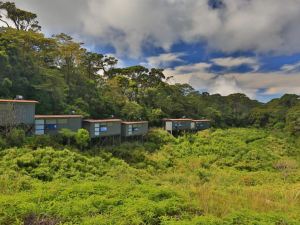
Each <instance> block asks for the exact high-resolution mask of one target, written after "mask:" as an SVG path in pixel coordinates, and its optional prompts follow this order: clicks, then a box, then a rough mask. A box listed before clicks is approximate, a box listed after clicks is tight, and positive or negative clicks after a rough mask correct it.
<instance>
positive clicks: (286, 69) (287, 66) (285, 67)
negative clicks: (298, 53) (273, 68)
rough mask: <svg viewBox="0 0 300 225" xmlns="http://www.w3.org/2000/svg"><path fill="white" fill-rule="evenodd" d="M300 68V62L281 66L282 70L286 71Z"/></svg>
mask: <svg viewBox="0 0 300 225" xmlns="http://www.w3.org/2000/svg"><path fill="white" fill-rule="evenodd" d="M299 69H300V62H298V63H295V64H285V65H283V66H282V67H281V70H282V71H285V72H293V71H298V70H299Z"/></svg>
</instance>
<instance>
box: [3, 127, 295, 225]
mask: <svg viewBox="0 0 300 225" xmlns="http://www.w3.org/2000/svg"><path fill="white" fill-rule="evenodd" d="M44 138H45V137H44ZM45 139H46V138H45ZM32 143H33V142H32V140H31V141H28V140H27V141H25V142H24V143H23V144H22V145H21V146H19V147H11V148H8V149H5V150H1V151H0V224H1V225H2V224H3V225H11V224H16V225H17V224H18V225H21V224H24V225H31V224H33V225H35V224H38V225H56V224H64V225H71V224H86V225H93V224H95V225H96V224H97V225H98V224H99V225H101V224H117V225H119V224H120V225H121V224H122V225H140V224H149V225H150V224H151V225H171V224H172V225H173V224H175V225H176V224H185V225H201V224H203V225H204V224H205V225H206V224H211V225H223V224H225V225H237V224H239V225H244V224H245V225H246V224H253V225H254V224H259V225H261V224H262V225H267V224H268V225H269V224H270V225H271V224H272V225H296V224H300V216H299V215H300V169H299V165H300V147H299V146H300V141H299V140H298V139H297V138H295V137H292V136H287V135H286V134H284V133H281V132H271V131H267V130H262V129H254V128H253V129H252V128H247V129H246V128H231V129H226V130H225V129H224V130H221V129H211V130H207V131H202V132H199V133H196V134H184V135H182V136H179V137H173V136H171V135H170V134H168V133H167V132H165V131H163V130H161V129H153V130H151V131H150V133H149V135H148V137H147V141H145V142H143V143H141V142H140V143H138V142H130V143H122V144H121V145H117V146H102V147H101V146H93V147H87V148H85V149H84V150H83V151H79V150H77V149H78V148H77V147H76V146H75V145H76V144H75V145H72V144H71V145H62V144H59V143H57V144H56V146H54V145H52V146H51V145H50V144H51V143H49V142H47V141H45V142H44V144H40V146H33V145H32ZM39 143H43V142H41V141H40V142H39ZM71 143H72V141H71ZM75 143H76V142H75ZM52 144H53V142H52ZM47 145H48V147H47Z"/></svg>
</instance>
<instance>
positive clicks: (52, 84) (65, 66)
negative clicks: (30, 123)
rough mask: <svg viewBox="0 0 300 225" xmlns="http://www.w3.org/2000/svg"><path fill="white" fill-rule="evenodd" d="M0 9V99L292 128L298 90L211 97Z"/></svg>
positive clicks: (129, 115)
mask: <svg viewBox="0 0 300 225" xmlns="http://www.w3.org/2000/svg"><path fill="white" fill-rule="evenodd" d="M0 9H1V13H2V14H1V17H0V19H1V21H2V24H3V27H2V28H1V31H0V67H1V70H0V86H1V88H0V97H1V98H14V97H15V96H16V95H23V96H24V97H25V98H26V99H35V100H38V101H39V102H40V104H39V105H38V106H37V113H39V114H63V113H66V114H68V113H70V112H72V111H75V112H76V113H78V114H83V115H84V116H86V117H93V118H108V117H111V116H115V117H119V118H122V119H129V120H138V119H145V120H149V121H150V123H151V124H154V125H159V123H160V119H161V118H165V117H184V116H185V117H192V118H196V119H197V118H209V119H212V121H213V124H214V126H217V127H230V126H243V127H245V126H256V127H275V128H278V129H287V130H288V131H290V132H292V133H297V131H298V129H299V123H300V122H299V121H297V118H299V115H300V104H299V102H300V101H299V100H298V96H297V95H284V96H283V97H282V98H280V99H274V100H272V101H270V102H268V103H267V104H262V103H260V102H258V101H255V100H251V99H249V98H248V97H247V96H245V95H244V94H238V93H237V94H232V95H229V96H221V95H219V94H213V95H210V94H209V93H207V92H205V93H199V92H198V91H197V90H194V89H193V88H192V87H191V86H190V85H188V84H175V85H171V84H169V83H168V80H169V79H170V77H166V76H165V75H164V72H163V70H162V69H160V68H145V67H143V66H140V65H137V66H132V67H128V68H117V67H116V65H117V62H118V60H117V59H116V58H114V57H111V56H105V55H103V54H100V53H95V52H90V51H88V50H87V49H86V48H84V47H83V43H80V42H76V41H75V40H74V39H73V38H72V37H70V36H69V35H67V34H57V35H53V36H52V37H45V35H43V33H41V27H40V26H39V23H38V21H37V15H36V14H34V13H31V12H27V11H24V10H22V9H18V8H17V7H16V6H15V4H14V3H9V2H5V3H4V2H1V3H0ZM1 21H0V22H1ZM3 21H4V22H3Z"/></svg>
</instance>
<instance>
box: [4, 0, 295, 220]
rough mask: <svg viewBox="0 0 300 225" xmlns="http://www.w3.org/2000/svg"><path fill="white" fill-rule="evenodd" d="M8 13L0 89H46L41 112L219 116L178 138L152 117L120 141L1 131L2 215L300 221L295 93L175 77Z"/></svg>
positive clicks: (10, 7) (9, 93)
mask: <svg viewBox="0 0 300 225" xmlns="http://www.w3.org/2000/svg"><path fill="white" fill-rule="evenodd" d="M0 24H1V26H2V27H1V28H0V98H8V99H13V98H14V97H15V96H16V95H23V96H24V98H26V99H34V100H38V101H39V102H40V104H38V105H37V113H39V114H70V113H71V112H73V111H74V112H75V113H78V114H82V115H84V116H85V117H91V118H110V117H112V116H114V117H119V118H122V119H128V120H140V119H143V120H149V121H150V124H151V125H153V126H159V125H161V124H160V123H161V119H162V118H166V117H193V118H195V119H197V118H209V119H211V120H212V125H213V127H212V128H211V129H209V130H206V131H201V132H198V133H192V134H190V133H185V134H182V135H180V136H178V137H174V136H172V135H171V134H169V133H168V132H166V131H164V130H162V129H159V128H152V129H151V130H150V131H149V134H148V135H147V137H146V138H145V141H144V142H124V143H122V144H120V145H117V146H97V145H90V143H88V141H89V137H86V136H85V135H84V134H83V135H79V134H80V132H79V133H78V134H70V132H68V131H64V132H62V133H61V134H60V135H58V136H55V137H54V136H48V135H42V136H31V137H30V136H29V137H25V133H24V132H21V131H20V130H18V129H15V130H12V132H11V133H10V134H9V135H7V137H5V138H3V137H1V136H0V224H1V225H2V224H3V225H11V224H14V225H21V224H22V225H59V224H63V225H71V224H74V225H75V224H85V225H101V224H103V225H104V224H105V225H107V224H113V225H115V224H116V225H177V224H178V225H179V224H183V225H297V224H300V217H299V215H300V191H299V190H300V185H299V182H300V169H299V168H300V167H299V166H300V137H299V132H300V100H299V96H298V95H292V94H286V95H284V96H282V97H281V98H279V99H274V100H272V101H270V102H268V103H260V102H258V101H256V100H251V99H249V98H248V97H247V96H246V95H244V94H241V93H237V94H232V95H229V96H221V95H219V94H209V93H207V92H205V93H199V92H198V91H197V90H195V89H193V88H192V87H191V86H190V85H188V84H170V82H169V80H170V78H169V77H166V76H165V75H164V71H163V70H162V69H160V68H145V67H143V66H141V65H137V66H132V67H128V68H118V67H117V65H118V64H117V63H118V60H117V59H116V58H114V57H111V56H106V55H103V54H100V53H95V52H90V51H89V50H87V49H86V48H85V47H84V44H83V43H80V42H78V41H76V40H74V39H73V38H72V37H71V36H69V35H67V34H63V33H62V34H57V35H53V36H52V37H46V36H45V35H44V34H43V33H42V32H41V27H40V25H39V22H38V20H37V15H36V14H35V13H32V12H27V11H24V10H22V9H19V8H17V7H16V5H15V4H14V3H10V2H1V1H0ZM81 131H82V130H81ZM85 137H86V138H85Z"/></svg>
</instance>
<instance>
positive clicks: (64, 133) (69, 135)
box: [59, 128, 76, 145]
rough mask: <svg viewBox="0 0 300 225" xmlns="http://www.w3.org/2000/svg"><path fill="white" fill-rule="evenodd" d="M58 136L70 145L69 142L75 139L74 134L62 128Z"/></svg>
mask: <svg viewBox="0 0 300 225" xmlns="http://www.w3.org/2000/svg"><path fill="white" fill-rule="evenodd" d="M59 134H60V135H62V137H63V138H64V139H66V140H67V144H68V145H70V144H71V140H72V139H73V138H74V137H75V135H76V132H74V131H71V130H70V129H66V128H63V129H61V130H60V131H59Z"/></svg>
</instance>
